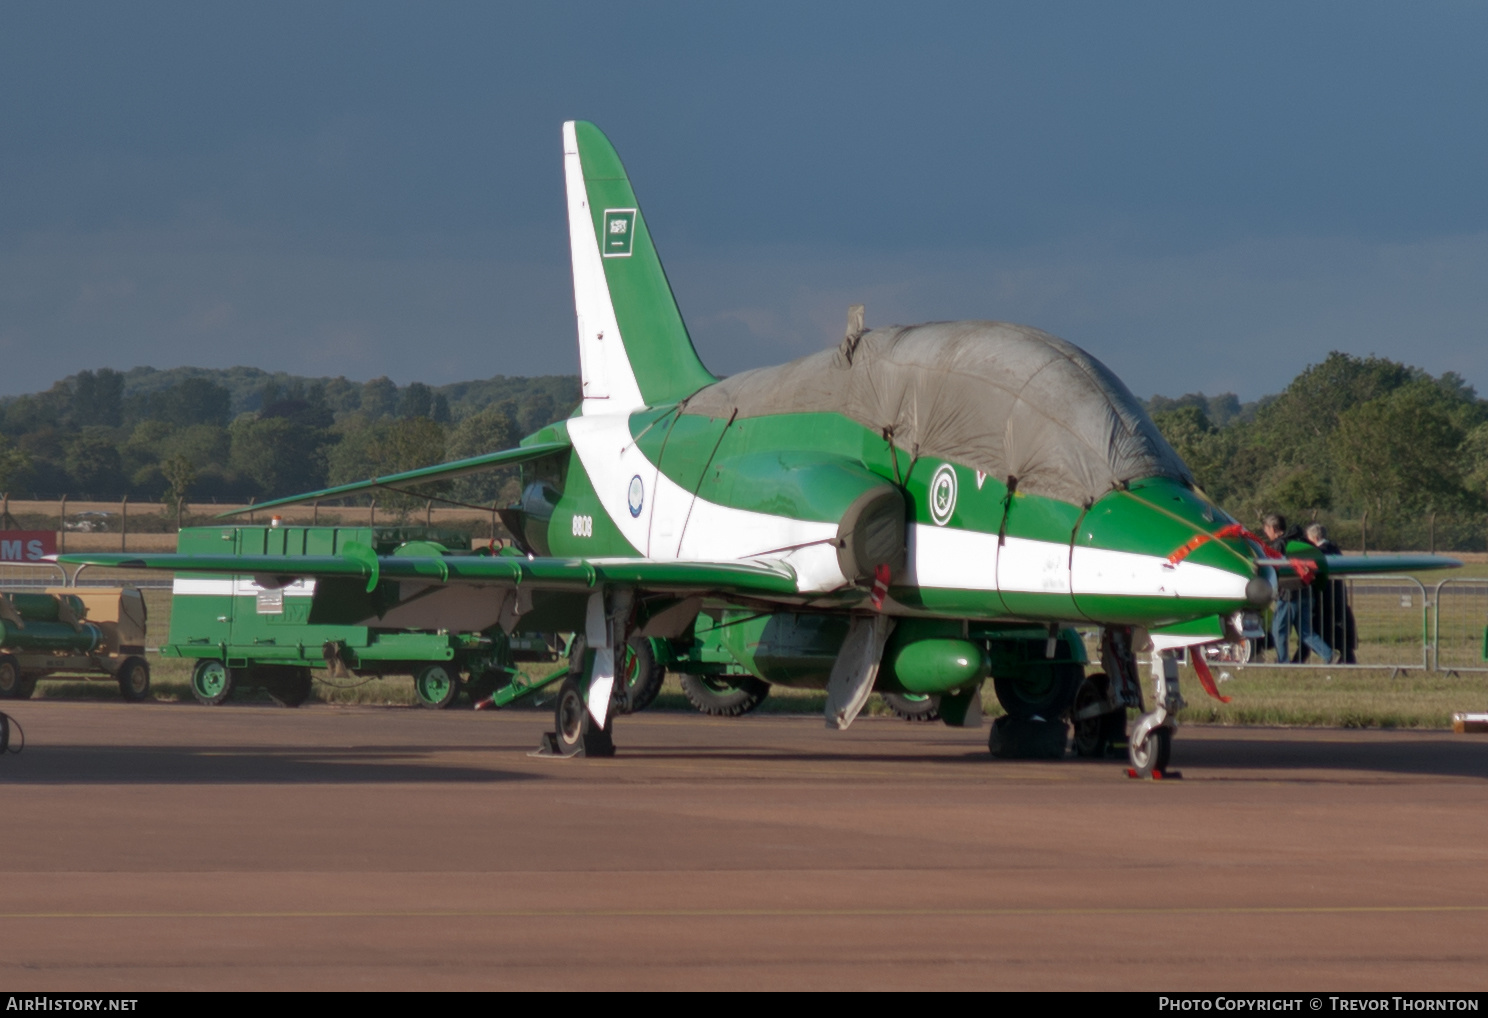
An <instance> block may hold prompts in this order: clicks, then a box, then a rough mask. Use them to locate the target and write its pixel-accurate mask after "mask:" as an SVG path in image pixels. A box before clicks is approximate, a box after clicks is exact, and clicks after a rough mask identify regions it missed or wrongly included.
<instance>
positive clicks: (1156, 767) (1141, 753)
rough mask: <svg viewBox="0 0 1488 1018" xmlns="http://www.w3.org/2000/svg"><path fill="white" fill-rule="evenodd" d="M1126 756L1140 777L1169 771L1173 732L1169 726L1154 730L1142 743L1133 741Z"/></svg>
mask: <svg viewBox="0 0 1488 1018" xmlns="http://www.w3.org/2000/svg"><path fill="white" fill-rule="evenodd" d="M1126 754H1127V758H1128V759H1129V760H1130V761H1131V765H1132V769H1133V770H1135V771H1136V772H1137V774H1138V775H1139V776H1140V777H1144V778H1148V777H1151V776H1152V772H1153V771H1165V770H1167V769H1168V758H1169V757H1171V756H1172V755H1173V730H1172V729H1171V728H1168V727H1167V726H1163V727H1161V728H1154V729H1153V730H1152V731H1150V732H1148V733H1147V738H1145V739H1143V740H1142V741H1141V742H1136V741H1135V740H1133V741H1132V743H1131V744H1130V745H1129V746H1127V748H1126Z"/></svg>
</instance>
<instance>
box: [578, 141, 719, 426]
mask: <svg viewBox="0 0 1488 1018" xmlns="http://www.w3.org/2000/svg"><path fill="white" fill-rule="evenodd" d="M563 172H564V179H565V182H566V185H567V189H568V241H569V249H570V251H571V253H572V256H573V278H574V312H575V314H576V315H577V316H578V328H579V370H580V373H581V376H582V379H583V390H584V410H583V412H584V413H586V414H589V413H624V412H626V411H629V410H633V409H635V408H637V407H640V406H648V405H649V406H654V405H656V404H658V403H670V402H673V401H675V400H679V399H682V398H683V397H685V396H690V395H692V393H694V392H696V391H697V390H698V389H700V388H702V387H703V386H705V385H708V384H710V383H712V382H713V381H715V380H716V379H714V377H713V376H712V375H711V374H709V373H708V369H707V368H705V367H703V363H702V361H700V360H698V355H697V351H696V350H694V349H693V346H692V338H691V337H690V336H689V335H688V334H687V326H686V325H684V324H683V322H682V313H681V312H680V311H679V310H678V308H677V301H676V299H675V298H674V297H673V296H672V288H671V285H670V284H669V283H668V282H667V278H666V271H665V270H664V269H662V267H661V259H660V258H658V257H657V255H656V248H655V247H654V246H653V245H652V243H651V232H650V231H649V230H648V229H647V228H646V220H645V217H644V216H642V214H641V209H640V205H639V203H637V201H636V199H635V192H634V191H632V190H631V187H630V181H629V180H628V179H627V178H626V176H625V168H624V167H623V166H622V165H621V164H620V157H619V156H618V155H616V154H615V149H614V147H613V146H612V145H611V144H610V142H609V139H607V138H606V137H605V136H604V135H603V134H602V133H601V132H600V130H599V128H597V127H595V126H594V125H593V124H590V123H586V122H585V121H582V120H579V121H573V120H571V121H569V122H568V123H566V124H564V125H563Z"/></svg>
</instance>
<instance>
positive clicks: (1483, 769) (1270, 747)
mask: <svg viewBox="0 0 1488 1018" xmlns="http://www.w3.org/2000/svg"><path fill="white" fill-rule="evenodd" d="M616 743H617V759H620V758H623V757H624V756H625V754H626V751H627V750H629V751H631V752H633V753H635V754H637V755H638V756H643V757H644V759H647V760H690V761H708V760H718V761H728V762H739V763H801V764H823V763H851V762H853V761H858V762H862V763H865V764H932V765H941V766H945V767H946V768H948V769H951V768H955V770H956V772H957V773H958V775H959V774H962V773H964V771H965V769H966V768H967V767H996V768H1017V767H1028V766H1033V765H1037V766H1040V767H1050V766H1056V767H1076V768H1081V769H1090V768H1108V769H1113V771H1114V772H1115V773H1118V774H1119V773H1120V771H1121V770H1122V769H1124V768H1125V767H1126V766H1127V763H1126V753H1125V752H1124V751H1122V752H1121V753H1120V755H1119V756H1112V757H1103V758H1083V757H1076V756H1074V755H1070V756H1067V757H1065V758H1064V759H1063V760H1047V759H1043V760H1007V759H996V758H993V757H992V756H991V755H990V754H989V753H987V752H986V751H985V750H982V751H976V750H967V751H963V752H959V753H958V752H923V753H916V752H909V753H883V752H871V751H870V752H853V751H841V752H818V751H812V750H781V749H759V748H750V747H748V746H737V745H733V746H707V747H697V748H678V747H676V746H661V745H630V746H627V745H626V744H625V743H624V741H623V740H622V739H621V737H620V736H619V735H618V734H617V737H616ZM950 748H951V747H947V750H950ZM957 748H960V747H957ZM1172 767H1173V769H1175V770H1179V771H1181V770H1183V768H1185V767H1188V768H1195V769H1200V770H1202V775H1200V774H1195V775H1194V777H1202V778H1204V779H1206V780H1236V781H1245V780H1265V781H1276V780H1286V779H1287V777H1288V775H1286V774H1285V773H1283V772H1286V771H1293V772H1295V773H1294V774H1293V775H1290V777H1292V778H1293V779H1294V780H1297V781H1316V780H1318V779H1319V772H1323V773H1324V774H1330V773H1331V774H1332V775H1335V776H1343V775H1357V776H1363V775H1364V774H1367V773H1374V774H1390V775H1415V776H1420V777H1438V778H1441V777H1451V778H1479V779H1484V780H1488V740H1485V741H1484V742H1483V743H1481V744H1477V743H1467V742H1454V741H1447V740H1446V739H1443V740H1441V741H1431V742H1417V741H1411V742H1401V743H1397V744H1393V745H1392V744H1390V742H1389V741H1388V740H1387V739H1386V740H1380V741H1370V742H1367V743H1362V744H1360V743H1346V742H1344V743H1340V742H1332V741H1324V740H1319V741H1316V742H1308V741H1293V740H1288V739H1259V740H1258V739H1204V740H1202V741H1201V740H1197V739H1195V740H1188V741H1185V740H1184V739H1183V737H1182V732H1181V731H1180V733H1179V736H1178V739H1177V740H1176V741H1175V742H1174V745H1173V760H1172ZM1257 771H1262V772H1266V773H1263V774H1257V773H1256V772H1257ZM843 776H844V777H850V776H851V775H850V772H845V773H844V775H843Z"/></svg>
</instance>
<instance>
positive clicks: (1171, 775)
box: [1126, 767, 1183, 781]
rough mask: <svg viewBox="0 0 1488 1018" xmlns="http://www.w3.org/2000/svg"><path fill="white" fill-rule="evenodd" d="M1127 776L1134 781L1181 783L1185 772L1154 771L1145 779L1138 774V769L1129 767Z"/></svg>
mask: <svg viewBox="0 0 1488 1018" xmlns="http://www.w3.org/2000/svg"><path fill="white" fill-rule="evenodd" d="M1126 776H1127V777H1129V778H1131V779H1132V780H1134V781H1181V780H1182V779H1183V772H1182V771H1153V772H1152V774H1151V775H1149V776H1148V777H1145V778H1144V777H1142V775H1140V774H1138V773H1137V769H1136V768H1135V767H1128V768H1126Z"/></svg>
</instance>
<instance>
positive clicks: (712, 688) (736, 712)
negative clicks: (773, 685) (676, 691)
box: [682, 675, 770, 718]
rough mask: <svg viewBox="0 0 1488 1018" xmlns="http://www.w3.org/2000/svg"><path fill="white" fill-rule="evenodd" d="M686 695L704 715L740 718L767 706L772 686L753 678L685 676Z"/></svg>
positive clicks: (683, 682)
mask: <svg viewBox="0 0 1488 1018" xmlns="http://www.w3.org/2000/svg"><path fill="white" fill-rule="evenodd" d="M682 692H683V693H684V694H686V696H687V700H688V702H689V703H691V704H692V705H693V706H694V707H696V708H697V709H698V710H700V711H702V712H703V713H704V714H711V715H712V716H714V717H725V718H736V717H739V716H741V715H744V714H748V713H749V712H750V711H752V710H754V709H755V708H756V707H758V706H759V705H760V704H762V703H764V702H765V697H767V696H769V695H770V686H769V684H768V683H765V682H761V681H760V680H759V679H756V678H755V677H754V676H752V675H684V676H682Z"/></svg>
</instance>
